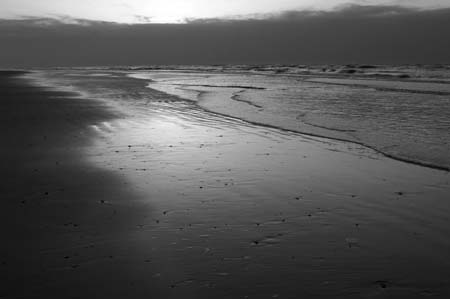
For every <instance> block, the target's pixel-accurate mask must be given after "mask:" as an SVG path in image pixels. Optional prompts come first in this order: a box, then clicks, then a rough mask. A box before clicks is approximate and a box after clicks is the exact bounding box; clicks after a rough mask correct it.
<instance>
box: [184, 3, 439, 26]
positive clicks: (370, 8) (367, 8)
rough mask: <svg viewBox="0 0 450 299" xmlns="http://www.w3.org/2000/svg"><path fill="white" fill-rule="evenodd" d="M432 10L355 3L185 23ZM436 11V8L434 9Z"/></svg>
mask: <svg viewBox="0 0 450 299" xmlns="http://www.w3.org/2000/svg"><path fill="white" fill-rule="evenodd" d="M430 11H432V10H423V9H419V8H412V7H405V6H397V5H390V6H388V5H384V6H383V5H381V6H380V5H357V4H343V5H339V6H337V7H335V9H333V10H327V11H325V10H289V11H282V12H279V13H272V14H252V15H237V16H229V17H224V18H206V19H186V23H190V24H201V23H208V24H212V23H232V22H254V21H260V22H303V21H311V20H314V19H330V20H331V19H343V18H345V19H348V18H351V19H362V18H389V17H399V16H408V15H413V14H417V13H421V12H422V13H428V12H430ZM436 11H437V10H436Z"/></svg>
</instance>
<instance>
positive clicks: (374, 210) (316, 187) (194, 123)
mask: <svg viewBox="0 0 450 299" xmlns="http://www.w3.org/2000/svg"><path fill="white" fill-rule="evenodd" d="M113 75H114V74H113ZM115 76H117V78H116V77H114V76H109V77H106V76H100V75H99V76H96V77H95V78H91V79H90V81H89V82H90V83H89V84H91V85H92V86H94V87H95V88H98V89H100V88H102V87H104V86H107V84H109V85H108V86H110V85H114V84H116V85H117V86H119V85H120V84H121V86H124V85H127V86H131V87H132V88H133V90H135V92H136V95H139V96H141V97H142V99H150V100H148V102H147V103H145V101H144V104H145V105H137V104H136V105H134V104H130V105H128V106H126V105H125V106H124V105H118V104H117V102H114V103H113V102H108V101H107V100H106V99H105V98H96V97H89V96H88V95H83V96H81V95H80V94H79V93H75V91H73V92H68V91H66V92H63V91H58V90H57V89H54V88H53V89H52V88H50V87H48V88H45V87H42V86H38V85H36V82H35V81H33V80H31V79H30V77H29V76H28V75H26V74H24V73H20V72H1V73H0V97H1V108H0V109H1V110H0V111H1V115H2V118H1V120H0V122H1V123H2V127H3V128H4V129H3V134H4V137H3V140H4V143H3V146H2V147H1V153H2V157H3V159H4V160H5V162H6V163H5V164H4V165H5V166H6V167H5V166H4V174H6V175H4V176H3V179H2V190H3V192H2V193H3V196H2V197H3V200H2V202H1V208H0V211H1V212H0V213H1V215H0V216H1V218H2V220H3V222H2V228H1V234H2V237H3V241H2V243H3V244H4V245H2V246H1V249H0V262H1V266H0V279H1V281H2V284H1V288H0V297H4V298H214V297H215V298H425V297H426V298H429V297H431V298H448V297H449V296H450V259H449V257H450V225H449V224H450V218H449V215H450V205H449V204H448V195H449V194H450V193H449V192H450V185H449V173H448V172H447V171H442V170H437V169H431V168H427V167H422V166H419V165H413V164H408V163H404V162H401V161H397V160H393V159H390V158H387V157H385V156H383V155H382V154H380V153H377V152H375V151H374V150H371V149H368V148H366V147H364V146H361V145H357V144H355V143H351V142H343V141H335V140H332V139H326V138H319V137H311V136H306V135H302V134H297V133H293V132H287V131H283V130H278V129H275V128H269V127H264V126H258V125H254V124H251V123H249V122H245V121H242V120H239V119H236V118H231V117H225V116H221V115H219V114H214V113H211V112H208V111H205V110H203V109H201V108H200V107H199V106H198V105H196V104H195V103H192V102H187V101H179V100H175V99H174V98H173V97H171V96H169V95H165V94H163V93H161V92H158V91H155V90H151V89H149V88H146V86H147V83H146V82H144V81H138V80H135V79H132V78H128V77H126V76H121V75H115ZM114 80H116V81H114ZM119 80H120V81H119ZM111 82H115V83H114V84H111ZM119 82H120V83H119ZM94 87H92V88H94ZM95 88H94V89H95ZM92 94H94V93H91V95H92ZM113 94H116V95H117V94H118V93H113ZM112 97H113V95H112ZM155 99H158V100H155Z"/></svg>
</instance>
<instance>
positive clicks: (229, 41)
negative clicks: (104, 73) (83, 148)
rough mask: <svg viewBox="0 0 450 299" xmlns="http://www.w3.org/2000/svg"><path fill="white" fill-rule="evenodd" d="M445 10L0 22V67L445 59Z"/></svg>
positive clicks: (449, 16) (449, 46)
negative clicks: (141, 20) (185, 19)
mask: <svg viewBox="0 0 450 299" xmlns="http://www.w3.org/2000/svg"><path fill="white" fill-rule="evenodd" d="M447 36H450V9H435V10H419V9H413V8H405V7H400V6H355V5H352V6H341V7H339V8H338V9H336V10H333V11H287V12H284V13H280V14H276V15H273V14H272V15H254V16H246V17H245V18H243V17H239V16H236V17H233V18H224V19H201V20H189V21H188V22H187V23H186V24H118V23H108V22H98V21H90V20H80V19H71V18H67V17H63V16H58V17H55V18H53V19H45V18H44V19H39V18H28V19H23V20H3V21H0V44H1V45H2V50H1V51H2V52H1V53H2V55H0V67H2V66H3V67H6V66H7V67H22V66H23V67H28V66H85V65H146V64H147V65H149V64H230V63H238V64H264V63H267V64H322V63H324V64H325V63H332V64H346V63H378V64H383V63H385V64H405V63H450V39H448V38H445V37H447Z"/></svg>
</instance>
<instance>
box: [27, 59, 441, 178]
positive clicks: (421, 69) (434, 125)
mask: <svg viewBox="0 0 450 299" xmlns="http://www.w3.org/2000/svg"><path fill="white" fill-rule="evenodd" d="M30 77H31V78H34V79H39V80H41V81H45V84H44V85H52V86H56V87H58V88H61V89H64V90H66V91H67V90H69V91H74V92H78V93H81V94H83V95H84V96H91V97H95V98H101V99H103V100H105V101H106V102H107V104H109V105H113V106H115V107H119V106H121V107H127V108H126V109H129V108H133V109H134V110H133V111H135V113H137V114H141V115H142V116H144V117H145V113H146V111H148V109H150V110H151V109H157V108H158V107H160V106H165V107H166V108H167V107H169V108H171V109H183V110H189V109H204V110H207V111H209V112H213V113H215V114H216V115H221V116H227V117H232V118H236V119H240V120H242V121H246V122H250V123H253V124H258V125H263V126H269V127H273V128H277V129H280V130H283V131H293V132H297V133H302V134H306V135H313V136H320V137H326V138H332V139H337V140H343V141H349V142H354V143H357V144H360V145H364V146H366V147H368V148H371V149H374V150H376V151H378V152H380V153H382V154H384V155H386V156H389V157H391V158H395V159H398V160H402V161H406V162H411V163H416V164H420V165H423V166H428V167H433V168H438V169H443V170H449V169H450V145H449V142H450V66H446V65H438V66H423V65H421V66H375V65H346V66H335V65H326V66H248V65H237V66H236V65H234V66H158V67H156V66H154V67H151V66H150V67H149V66H140V67H109V68H104V67H102V68H95V67H92V68H76V69H56V70H39V71H37V72H35V73H34V74H32V75H31V76H30ZM180 107H181V108H180ZM126 109H125V110H126Z"/></svg>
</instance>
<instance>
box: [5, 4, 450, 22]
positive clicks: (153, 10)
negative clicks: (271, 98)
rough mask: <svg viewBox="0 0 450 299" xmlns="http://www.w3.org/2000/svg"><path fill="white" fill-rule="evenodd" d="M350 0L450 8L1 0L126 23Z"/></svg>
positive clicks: (27, 12) (10, 7)
mask: <svg viewBox="0 0 450 299" xmlns="http://www.w3.org/2000/svg"><path fill="white" fill-rule="evenodd" d="M349 1H350V2H352V3H356V4H360V5H378V4H380V5H383V4H384V5H397V4H400V5H405V6H412V7H421V8H434V7H450V0H390V1H389V0H353V1H351V0H0V18H8V19H11V18H20V17H29V16H33V17H57V16H68V17H73V18H81V19H91V20H102V21H113V22H125V23H147V22H149V21H150V22H153V23H179V22H183V20H185V19H186V18H214V17H230V16H237V15H249V14H259V13H277V12H280V11H285V10H302V9H325V10H326V9H331V8H333V7H335V6H337V5H341V4H345V3H349Z"/></svg>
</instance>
